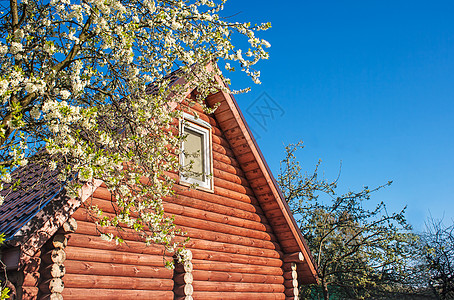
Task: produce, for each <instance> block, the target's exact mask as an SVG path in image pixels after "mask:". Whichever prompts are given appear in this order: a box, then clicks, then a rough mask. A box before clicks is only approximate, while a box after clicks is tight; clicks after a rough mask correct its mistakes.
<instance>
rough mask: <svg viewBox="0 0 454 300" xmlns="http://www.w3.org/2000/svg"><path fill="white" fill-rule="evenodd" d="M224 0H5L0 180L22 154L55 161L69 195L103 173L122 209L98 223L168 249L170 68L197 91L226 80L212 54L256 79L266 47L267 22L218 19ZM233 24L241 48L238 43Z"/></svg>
mask: <svg viewBox="0 0 454 300" xmlns="http://www.w3.org/2000/svg"><path fill="white" fill-rule="evenodd" d="M4 3H5V2H4ZM224 3H225V0H224V1H222V2H221V3H214V2H213V1H209V0H199V1H182V0H76V1H73V0H61V1H57V0H51V1H50V2H49V1H38V0H23V1H21V2H19V1H18V0H10V2H9V7H3V8H2V15H1V16H0V18H1V19H0V64H1V71H0V103H1V105H2V106H1V113H0V114H1V123H0V175H1V177H2V180H3V183H10V182H11V181H12V183H13V184H16V185H17V184H18V182H17V181H15V179H14V175H13V176H11V172H12V171H13V170H14V169H15V168H17V167H19V166H24V165H27V164H41V165H45V166H46V167H47V168H48V169H50V170H52V171H54V174H55V176H56V177H57V178H58V180H59V181H60V182H62V183H64V185H65V187H66V189H67V193H68V194H69V195H75V193H76V191H77V190H78V188H79V187H80V186H81V184H83V183H84V182H87V181H90V180H92V179H93V178H96V179H100V180H103V181H104V182H105V184H106V185H107V186H108V188H109V189H110V191H111V192H112V193H113V194H114V195H115V199H116V204H117V205H118V208H119V210H118V213H117V214H116V215H115V216H114V217H101V218H100V220H99V223H100V224H101V225H113V226H115V225H118V224H119V223H123V224H127V225H128V226H129V227H131V228H134V229H135V230H137V231H139V232H141V231H142V233H143V232H145V231H144V229H145V228H147V231H146V232H147V234H146V240H147V242H149V243H162V244H164V245H166V246H167V247H168V248H169V250H170V251H174V250H175V247H176V246H175V244H173V242H172V238H173V236H174V234H175V232H174V227H173V224H172V220H171V219H169V218H167V217H166V216H165V215H164V212H163V208H162V203H161V200H162V198H163V197H166V196H167V195H169V194H171V193H172V189H171V187H172V179H171V178H170V177H169V176H167V174H168V173H167V172H169V171H175V170H177V168H178V167H179V166H178V160H177V156H176V154H177V152H178V151H179V143H180V139H181V137H180V136H179V135H178V133H175V132H174V131H172V130H170V126H171V125H172V122H173V120H174V119H175V117H178V114H179V112H178V111H172V110H170V109H169V108H168V107H169V103H170V101H171V100H172V99H175V97H177V96H178V95H179V94H181V93H182V90H183V87H182V86H181V85H178V84H173V85H171V83H172V77H169V76H168V74H170V73H171V72H172V71H175V70H176V69H179V71H178V72H179V73H178V76H179V77H184V78H186V79H187V82H194V81H196V82H197V87H198V93H199V96H200V99H202V98H203V97H204V96H205V95H207V94H208V93H210V92H213V91H215V90H217V89H222V88H225V87H222V86H219V84H217V83H216V82H215V81H214V80H213V78H214V77H213V75H214V73H218V72H219V71H218V70H217V68H212V69H207V68H205V66H206V65H207V62H210V61H213V60H217V59H221V60H222V61H224V62H225V63H226V65H225V66H226V68H227V69H228V70H233V69H234V66H240V68H241V69H242V70H243V71H244V72H246V73H247V74H248V75H249V76H250V77H251V78H252V79H253V81H254V82H256V83H258V82H259V72H258V71H255V70H254V69H253V66H254V65H255V64H256V63H257V62H258V61H259V60H261V59H266V58H267V57H268V54H267V52H266V51H265V48H266V47H269V44H268V42H266V41H265V40H262V39H259V38H257V37H256V32H257V31H260V30H265V29H267V28H268V27H269V26H270V25H269V24H261V25H256V26H251V25H250V24H249V23H234V22H230V21H228V20H226V19H223V18H221V17H220V12H221V11H222V9H223V6H224ZM234 35H238V36H243V37H244V38H245V39H246V40H247V41H248V42H249V44H248V49H244V50H243V51H242V50H241V49H239V48H237V47H235V46H234V45H233V44H232V42H231V38H232V36H234ZM151 84H152V89H150V86H151ZM147 87H148V90H147ZM150 90H152V92H150ZM2 189H3V185H2ZM1 201H3V199H0V202H1ZM97 212H98V213H99V214H101V213H102V212H101V211H97ZM104 237H105V238H106V239H109V240H110V239H117V240H120V238H119V237H115V236H112V235H104Z"/></svg>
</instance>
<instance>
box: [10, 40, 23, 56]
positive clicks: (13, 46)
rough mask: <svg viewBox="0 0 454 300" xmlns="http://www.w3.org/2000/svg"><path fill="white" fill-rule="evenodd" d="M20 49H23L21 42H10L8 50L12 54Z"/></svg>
mask: <svg viewBox="0 0 454 300" xmlns="http://www.w3.org/2000/svg"><path fill="white" fill-rule="evenodd" d="M21 51H24V49H23V47H22V44H21V43H18V42H12V43H11V48H10V52H11V53H12V54H16V53H18V52H21Z"/></svg>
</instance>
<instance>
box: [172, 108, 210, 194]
mask: <svg viewBox="0 0 454 300" xmlns="http://www.w3.org/2000/svg"><path fill="white" fill-rule="evenodd" d="M181 130H182V133H183V135H185V136H186V139H185V140H184V141H183V145H182V151H181V155H180V162H181V165H182V166H183V172H182V173H181V174H180V182H181V183H183V184H191V185H192V184H195V185H197V186H198V187H200V188H202V189H207V190H210V191H212V190H213V179H212V173H213V171H212V160H213V159H212V154H211V125H210V124H209V123H207V122H205V121H203V120H201V119H199V118H198V119H196V118H194V116H192V115H190V114H186V113H185V114H184V120H183V121H182V122H181Z"/></svg>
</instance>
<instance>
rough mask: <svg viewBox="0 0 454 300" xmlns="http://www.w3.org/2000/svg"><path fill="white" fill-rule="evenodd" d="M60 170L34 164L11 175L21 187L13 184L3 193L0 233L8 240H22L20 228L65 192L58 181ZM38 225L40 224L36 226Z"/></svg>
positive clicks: (0, 207) (0, 208)
mask: <svg viewBox="0 0 454 300" xmlns="http://www.w3.org/2000/svg"><path fill="white" fill-rule="evenodd" d="M57 174H58V172H57V171H53V172H51V171H49V170H48V169H47V168H46V167H45V166H43V165H40V164H35V163H31V164H28V165H27V166H25V167H20V168H18V169H16V170H15V171H14V172H13V173H12V182H16V181H17V180H18V179H20V185H19V186H18V187H17V188H16V189H12V186H11V185H8V186H6V187H5V189H4V190H3V191H1V192H0V193H1V195H2V196H4V197H5V201H4V203H3V205H1V206H0V232H2V233H4V234H5V236H6V240H7V241H9V240H19V239H20V236H21V234H20V229H21V227H22V226H24V225H25V224H27V223H28V222H29V221H30V220H31V219H33V217H35V216H36V215H37V214H38V213H39V212H40V211H41V210H42V209H43V208H44V207H45V206H46V205H47V204H49V202H50V201H51V200H52V199H54V198H55V196H57V195H58V194H59V193H61V192H62V185H61V183H59V182H58V180H57V179H56V175H57ZM36 225H38V224H36Z"/></svg>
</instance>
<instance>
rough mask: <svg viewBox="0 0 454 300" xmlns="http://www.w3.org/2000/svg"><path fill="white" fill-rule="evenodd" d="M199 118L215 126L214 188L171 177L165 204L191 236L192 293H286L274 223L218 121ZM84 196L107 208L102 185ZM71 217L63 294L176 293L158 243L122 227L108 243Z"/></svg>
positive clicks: (82, 217) (85, 221) (79, 215)
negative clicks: (119, 241) (119, 239)
mask: <svg viewBox="0 0 454 300" xmlns="http://www.w3.org/2000/svg"><path fill="white" fill-rule="evenodd" d="M195 109H197V110H199V108H197V107H196V108H195ZM199 113H200V110H199ZM200 117H201V118H202V119H203V120H205V121H207V122H209V123H210V124H211V125H212V126H213V128H212V141H213V160H214V161H213V177H214V192H213V193H210V192H206V191H201V190H190V189H188V188H187V187H185V186H182V185H179V184H176V185H175V190H176V196H175V197H171V198H168V199H165V203H164V207H165V211H166V212H167V213H168V214H172V215H175V223H176V224H177V225H178V227H179V228H181V229H183V230H184V231H186V232H187V233H188V236H189V237H190V238H191V240H190V242H189V243H188V244H187V248H188V249H190V250H191V251H192V254H193V260H192V263H193V271H192V274H193V283H192V285H193V289H194V292H193V297H194V298H195V299H226V298H233V299H246V298H247V299H285V293H284V291H285V286H284V276H283V272H284V271H283V269H282V264H283V262H282V256H283V254H282V252H281V248H280V246H279V244H278V242H277V239H276V237H275V235H274V233H273V230H272V228H271V226H270V224H269V222H268V220H267V218H266V217H265V215H264V213H263V210H262V208H261V207H260V205H259V203H258V201H257V199H256V197H255V194H254V192H253V191H252V189H251V186H250V184H249V182H248V180H247V179H246V178H245V176H244V173H243V170H242V166H240V164H239V162H238V161H237V159H236V158H235V157H234V154H233V152H232V149H231V147H230V144H229V142H228V141H227V140H226V138H225V136H224V134H223V132H222V131H221V130H220V129H219V126H218V124H217V122H216V120H215V119H214V118H213V117H211V116H207V115H205V114H203V113H200ZM87 202H90V203H93V204H97V205H99V206H100V207H101V208H102V209H103V210H104V211H105V212H107V213H109V212H113V207H112V205H111V203H110V195H109V193H108V191H107V189H106V188H105V187H99V188H98V189H97V190H96V191H95V193H94V195H93V198H92V199H89V200H87ZM73 217H74V218H75V219H76V220H77V221H78V228H77V231H76V232H75V233H73V234H71V235H70V237H69V240H68V247H67V248H66V255H67V256H66V261H65V267H66V275H65V276H64V278H63V279H64V283H65V288H64V291H63V293H62V295H63V296H64V298H65V299H80V297H81V295H84V298H85V299H88V298H93V299H95V298H96V299H116V298H122V299H125V298H132V297H134V298H135V299H172V298H173V297H174V295H173V290H174V282H173V279H172V278H173V271H170V270H167V269H165V268H164V267H163V251H162V247H157V246H150V247H146V246H145V245H144V244H143V243H142V242H140V241H139V238H138V237H136V236H135V235H134V233H132V232H130V231H125V232H124V233H123V234H122V235H123V236H124V237H125V239H126V243H125V245H121V246H117V245H115V244H114V243H107V242H105V241H102V240H101V239H100V238H99V237H98V234H97V231H96V226H95V225H94V224H93V223H91V222H90V218H89V216H88V213H87V210H86V209H85V208H79V209H78V210H77V211H76V213H75V214H74V215H73ZM176 296H178V295H176Z"/></svg>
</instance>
